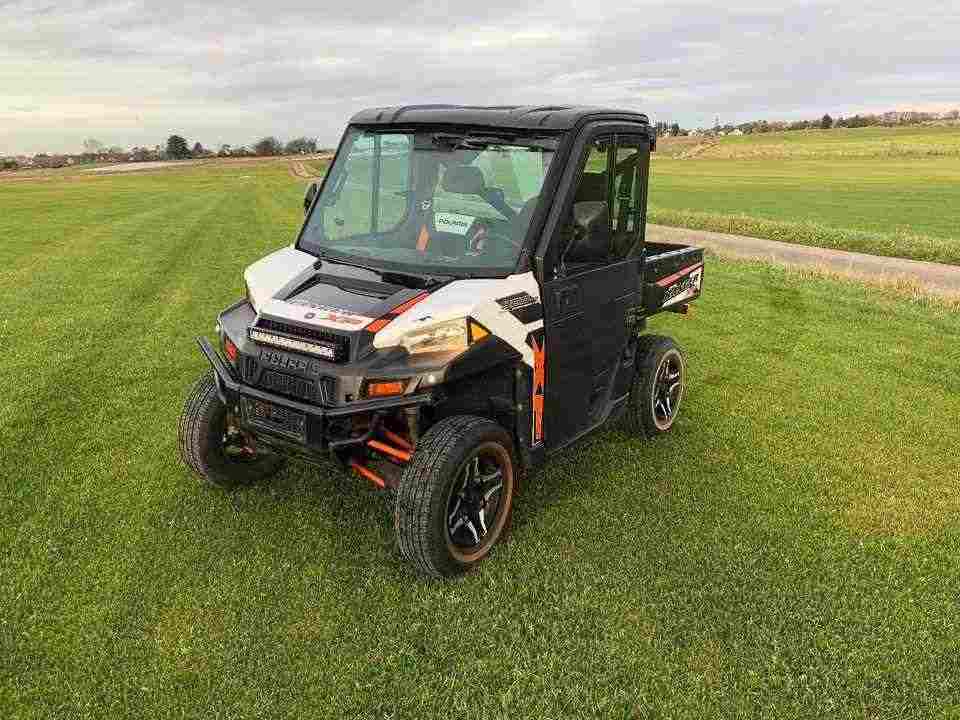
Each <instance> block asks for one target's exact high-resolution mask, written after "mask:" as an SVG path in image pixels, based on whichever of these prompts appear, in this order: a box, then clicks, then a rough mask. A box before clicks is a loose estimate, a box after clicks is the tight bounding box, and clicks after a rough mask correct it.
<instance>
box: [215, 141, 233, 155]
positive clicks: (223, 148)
mask: <svg viewBox="0 0 960 720" xmlns="http://www.w3.org/2000/svg"><path fill="white" fill-rule="evenodd" d="M217 155H219V156H220V157H227V156H229V155H230V145H229V144H227V143H223V145H221V146H220V149H219V150H218V151H217Z"/></svg>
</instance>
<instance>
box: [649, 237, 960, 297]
mask: <svg viewBox="0 0 960 720" xmlns="http://www.w3.org/2000/svg"><path fill="white" fill-rule="evenodd" d="M647 239H648V240H652V241H654V242H669V243H683V244H684V245H697V246H700V247H704V248H707V249H709V250H713V251H715V252H717V253H718V254H720V255H726V256H730V257H737V258H747V259H758V260H769V261H772V262H776V263H782V264H785V265H794V266H800V267H812V268H817V269H820V270H825V271H827V272H830V273H836V274H838V275H845V276H848V277H852V278H855V279H861V280H863V279H867V280H874V281H881V282H884V283H891V284H897V283H903V282H907V283H911V284H916V285H917V286H919V287H920V288H922V289H924V290H926V291H928V292H932V293H936V294H938V295H949V296H960V267H958V266H956V265H942V264H940V263H931V262H919V261H917V260H905V259H903V258H889V257H880V256H878V255H866V254H864V253H856V252H846V251H844V250H828V249H826V248H818V247H809V246H807V245H792V244H790V243H782V242H776V241H775V240H762V239H760V238H752V237H745V236H743V235H727V234H724V233H715V232H707V231H706V230H688V229H686V228H674V227H666V226H664V225H649V226H648V227H647Z"/></svg>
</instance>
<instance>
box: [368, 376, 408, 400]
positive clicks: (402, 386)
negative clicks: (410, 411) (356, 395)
mask: <svg viewBox="0 0 960 720" xmlns="http://www.w3.org/2000/svg"><path fill="white" fill-rule="evenodd" d="M406 389H407V381H406V380H368V381H367V386H366V389H365V392H364V395H366V396H367V397H368V398H374V397H386V396H388V395H401V394H402V393H403V391H404V390H406Z"/></svg>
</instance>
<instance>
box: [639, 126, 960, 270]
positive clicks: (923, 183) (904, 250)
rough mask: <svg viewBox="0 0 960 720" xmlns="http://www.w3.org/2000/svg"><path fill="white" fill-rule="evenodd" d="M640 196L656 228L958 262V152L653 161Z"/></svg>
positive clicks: (665, 158) (664, 159) (665, 159)
mask: <svg viewBox="0 0 960 720" xmlns="http://www.w3.org/2000/svg"><path fill="white" fill-rule="evenodd" d="M958 132H960V131H958ZM650 202H651V212H650V218H651V220H652V221H653V222H659V223H662V224H667V225H676V226H681V227H691V228H695V229H703V230H713V231H717V232H729V233H733V234H741V235H750V236H754V237H763V238H768V239H771V240H779V241H782V242H794V243H799V244H803V245H813V246H818V247H831V248H838V249H843V250H854V251H859V252H867V253H871V254H875V255H886V256H891V257H908V258H911V259H914V260H927V261H933V262H946V263H951V264H960V157H932V158H926V159H917V158H877V157H873V158H871V157H868V158H852V159H840V158H819V159H802V158H772V159H771V158H767V159H688V160H676V159H670V158H668V157H655V159H654V162H653V165H652V171H651V184H650Z"/></svg>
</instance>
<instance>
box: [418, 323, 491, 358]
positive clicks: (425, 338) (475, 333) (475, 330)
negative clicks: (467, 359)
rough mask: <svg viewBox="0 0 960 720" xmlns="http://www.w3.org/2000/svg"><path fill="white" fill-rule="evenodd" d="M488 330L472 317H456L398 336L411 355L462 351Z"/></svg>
mask: <svg viewBox="0 0 960 720" xmlns="http://www.w3.org/2000/svg"><path fill="white" fill-rule="evenodd" d="M489 335H490V331H489V330H487V329H486V328H485V327H484V326H483V325H481V324H480V323H478V322H477V321H476V320H474V319H473V318H457V319H456V320H447V321H445V322H441V323H436V324H435V325H430V326H428V327H425V328H423V329H417V330H411V331H410V332H408V333H407V334H406V335H404V336H403V337H402V338H400V346H401V347H403V348H404V349H405V350H406V351H407V352H408V353H410V354H411V355H416V354H418V353H457V354H459V353H462V352H463V351H464V350H466V349H467V348H468V347H469V346H470V345H472V344H473V343H475V342H478V341H480V340H483V339H484V338H486V337H489Z"/></svg>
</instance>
